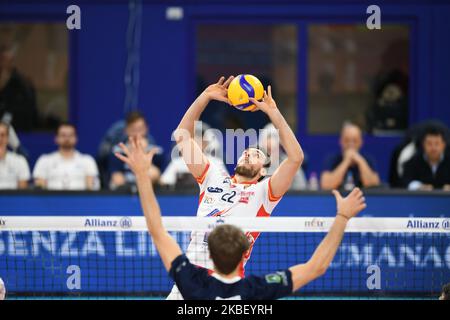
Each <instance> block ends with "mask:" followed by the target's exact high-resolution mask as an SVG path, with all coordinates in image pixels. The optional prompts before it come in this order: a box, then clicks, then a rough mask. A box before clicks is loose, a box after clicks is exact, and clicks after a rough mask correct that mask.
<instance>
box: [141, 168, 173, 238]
mask: <svg viewBox="0 0 450 320" xmlns="http://www.w3.org/2000/svg"><path fill="white" fill-rule="evenodd" d="M136 183H137V187H138V190H139V199H140V202H141V206H142V211H143V212H144V216H145V220H146V222H147V227H148V230H149V232H150V234H151V235H152V237H158V236H160V235H161V234H164V233H166V230H165V229H164V226H163V223H162V219H161V210H160V208H159V205H158V202H157V201H156V197H155V193H154V191H153V186H152V183H151V180H150V178H149V176H148V174H147V172H142V173H138V174H136Z"/></svg>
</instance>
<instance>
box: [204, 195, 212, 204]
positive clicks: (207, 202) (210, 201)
mask: <svg viewBox="0 0 450 320" xmlns="http://www.w3.org/2000/svg"><path fill="white" fill-rule="evenodd" d="M203 203H205V204H212V203H214V198H213V197H208V196H205V200H203Z"/></svg>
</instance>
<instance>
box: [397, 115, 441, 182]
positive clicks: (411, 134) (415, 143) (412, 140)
mask: <svg viewBox="0 0 450 320" xmlns="http://www.w3.org/2000/svg"><path fill="white" fill-rule="evenodd" d="M429 127H439V128H441V129H442V131H443V132H444V133H445V136H446V144H447V146H449V145H450V130H449V129H448V128H447V126H446V125H445V124H444V123H443V122H441V121H440V120H434V119H431V120H425V121H422V122H420V123H416V124H414V125H412V126H410V127H409V128H408V130H407V131H406V133H405V135H404V137H403V139H402V140H403V141H402V142H400V144H399V145H398V146H397V147H396V148H395V149H394V151H393V152H392V155H391V161H390V166H389V184H390V186H391V187H392V188H403V172H404V167H405V164H406V163H407V162H408V161H409V160H410V159H411V158H412V157H413V156H414V155H415V154H416V153H417V152H421V150H422V141H421V139H422V136H423V133H424V132H426V130H427V128H429Z"/></svg>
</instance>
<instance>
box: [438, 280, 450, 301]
mask: <svg viewBox="0 0 450 320" xmlns="http://www.w3.org/2000/svg"><path fill="white" fill-rule="evenodd" d="M439 300H450V282H449V283H447V284H445V285H443V286H442V291H441V296H440V297H439Z"/></svg>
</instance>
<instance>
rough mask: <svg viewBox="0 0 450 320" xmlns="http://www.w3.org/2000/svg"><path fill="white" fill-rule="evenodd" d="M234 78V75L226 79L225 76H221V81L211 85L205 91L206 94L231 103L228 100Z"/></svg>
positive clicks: (214, 98) (210, 97)
mask: <svg viewBox="0 0 450 320" xmlns="http://www.w3.org/2000/svg"><path fill="white" fill-rule="evenodd" d="M233 79H234V77H233V76H229V77H228V79H227V80H226V81H225V77H220V79H219V81H217V82H216V83H214V84H212V85H210V86H209V87H208V88H206V89H205V91H203V93H204V94H206V95H207V96H208V98H209V99H212V100H217V101H222V102H226V103H228V104H230V101H229V100H228V86H229V85H230V82H231V81H232V80H233Z"/></svg>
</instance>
